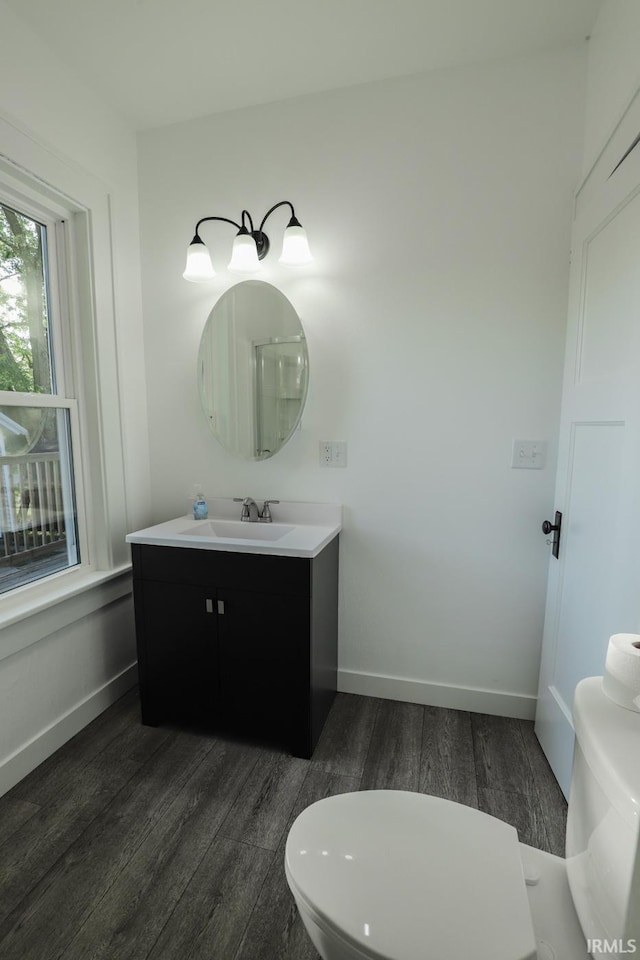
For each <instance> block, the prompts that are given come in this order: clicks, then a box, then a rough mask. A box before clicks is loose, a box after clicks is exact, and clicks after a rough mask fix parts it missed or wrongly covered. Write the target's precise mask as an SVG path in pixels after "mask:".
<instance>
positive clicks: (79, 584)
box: [0, 116, 130, 659]
mask: <svg viewBox="0 0 640 960" xmlns="http://www.w3.org/2000/svg"><path fill="white" fill-rule="evenodd" d="M0 143H1V144H2V153H0V178H1V180H2V184H3V194H5V195H6V196H7V199H8V200H9V199H10V195H11V194H12V193H14V194H15V196H16V197H17V198H18V199H17V200H16V205H17V206H18V209H20V205H19V198H20V197H22V198H26V199H27V200H28V201H29V205H30V206H31V207H32V209H35V210H37V208H38V206H41V207H43V208H44V209H45V210H48V211H54V212H56V211H57V210H61V211H68V213H69V214H70V215H71V216H70V221H69V227H70V228H69V230H67V231H65V234H66V237H67V244H68V249H67V250H63V251H62V253H63V255H64V256H66V257H67V258H68V260H67V263H68V269H69V271H70V274H71V283H70V291H71V292H70V302H69V314H70V319H71V323H72V324H73V325H74V327H75V329H74V331H73V334H72V338H71V339H72V343H73V344H74V347H73V355H72V356H71V357H69V356H68V355H67V356H65V358H64V359H65V361H66V362H67V365H68V364H69V362H70V363H71V371H72V379H73V386H74V389H75V391H76V395H77V396H80V397H82V404H83V406H84V408H85V413H86V415H84V416H82V417H80V424H79V436H80V448H81V459H82V464H83V471H82V472H83V476H82V477H76V485H77V495H82V497H83V507H84V511H85V516H86V518H87V520H88V523H87V544H86V546H85V557H84V558H83V556H82V553H81V565H80V566H79V567H71V568H68V569H66V570H63V571H60V572H59V573H57V574H53V575H51V576H49V577H47V578H44V579H43V580H40V581H35V582H34V583H33V584H27V585H25V586H23V587H19V588H17V589H16V590H13V591H11V592H10V593H7V594H5V595H3V596H2V597H0V659H2V657H3V656H6V655H9V653H11V652H15V650H16V649H20V648H21V646H24V645H27V643H26V640H25V642H24V643H18V645H17V646H16V643H15V637H16V636H17V634H16V625H17V624H19V623H20V621H22V620H25V619H26V618H29V617H33V618H35V619H39V618H40V616H41V614H42V611H43V610H44V609H46V608H48V607H50V606H51V605H56V607H57V610H58V614H59V616H58V618H57V622H58V625H59V626H61V625H63V623H62V621H63V620H64V613H63V610H62V609H61V608H62V606H63V604H62V603H61V602H62V601H64V600H65V599H67V598H71V597H76V596H77V595H78V594H79V593H80V592H82V591H83V590H92V589H95V588H96V586H97V585H99V584H101V583H106V582H108V581H112V580H114V578H116V580H117V581H118V582H119V583H120V587H119V588H118V590H119V593H120V595H124V593H125V592H129V591H130V586H127V585H126V583H127V582H128V578H127V580H125V581H123V580H122V575H123V574H126V573H127V572H128V571H129V569H130V558H129V553H128V548H127V545H126V543H125V536H126V534H127V532H128V531H129V529H130V527H129V524H128V519H127V497H126V483H125V463H124V452H123V423H122V411H121V407H120V404H121V396H120V390H119V371H118V349H117V328H116V316H115V304H114V276H113V256H112V246H111V243H112V234H111V195H110V191H109V189H108V187H107V186H106V185H105V184H104V183H102V182H101V181H100V180H98V179H97V178H95V177H93V176H92V175H91V174H89V173H87V172H86V171H84V170H81V169H80V168H78V167H77V166H76V165H75V164H74V163H73V162H72V161H68V160H66V159H65V158H62V157H60V156H58V155H56V154H55V153H54V152H53V151H51V150H50V149H49V148H47V147H45V146H44V145H42V144H39V143H37V142H35V141H34V140H33V138H32V137H31V136H30V134H29V133H28V132H26V131H23V130H22V129H21V128H20V127H19V126H17V125H16V124H15V123H13V122H11V121H9V120H8V119H7V118H3V117H1V116H0ZM52 184H55V185H56V186H55V188H54V187H53V186H51V185H52ZM25 212H29V211H28V210H26V209H25ZM16 397H17V395H15V394H14V395H13V397H12V402H16ZM42 399H43V400H44V399H45V398H44V397H43V398H42ZM48 399H49V400H50V401H51V402H52V405H58V406H60V405H65V403H66V401H65V400H64V399H63V398H59V397H48ZM76 429H78V424H76ZM81 548H82V544H81ZM85 560H86V561H87V562H85ZM107 602H109V601H107ZM96 603H97V606H99V605H100V601H99V600H98V599H96ZM78 609H79V608H78V604H77V603H72V604H70V605H69V619H68V621H67V622H72V621H73V620H75V619H77V610H78ZM5 627H10V628H11V629H10V630H8V631H6V632H5V631H4V630H3V628H5ZM18 632H19V633H21V632H23V631H18ZM27 632H28V633H29V635H31V634H32V633H33V632H32V631H27ZM5 633H6V635H5ZM9 635H11V636H9ZM36 639H37V638H36ZM29 642H33V641H32V640H30V641H29Z"/></svg>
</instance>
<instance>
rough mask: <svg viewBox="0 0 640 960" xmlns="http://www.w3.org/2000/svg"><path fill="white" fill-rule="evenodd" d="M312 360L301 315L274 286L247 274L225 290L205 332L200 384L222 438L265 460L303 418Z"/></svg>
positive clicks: (246, 455) (235, 449) (239, 452)
mask: <svg viewBox="0 0 640 960" xmlns="http://www.w3.org/2000/svg"><path fill="white" fill-rule="evenodd" d="M308 379H309V358H308V354H307V343H306V340H305V336H304V330H303V329H302V324H301V323H300V318H299V317H298V314H297V313H296V311H295V310H294V308H293V306H292V305H291V303H290V302H289V301H288V300H287V298H286V297H285V296H284V294H282V293H281V292H280V291H279V290H278V289H277V288H276V287H274V286H272V285H271V284H270V283H265V282H264V281H262V280H245V281H244V282H243V283H237V284H236V285H235V286H233V287H231V288H230V289H229V290H227V291H226V293H224V294H223V295H222V296H221V297H220V299H219V300H218V302H217V303H216V304H215V306H214V308H213V310H212V311H211V313H210V314H209V318H208V320H207V323H206V325H205V328H204V332H203V334H202V340H201V341H200V350H199V353H198V385H199V388H200V400H201V402H202V409H203V410H204V412H205V416H206V417H207V420H208V422H209V426H210V428H211V430H212V432H213V434H214V436H215V437H216V439H217V440H219V442H220V443H221V444H222V446H223V447H225V448H226V449H227V450H228V451H229V452H230V453H233V454H235V455H236V456H237V457H242V458H243V459H245V460H267V459H268V458H269V457H272V456H273V455H274V454H275V453H277V452H278V450H280V448H281V447H283V446H284V444H285V443H286V442H287V440H288V439H289V437H290V436H291V434H292V433H293V431H294V430H295V428H296V426H297V425H298V423H299V421H300V417H301V416H302V410H303V407H304V402H305V399H306V396H307V382H308Z"/></svg>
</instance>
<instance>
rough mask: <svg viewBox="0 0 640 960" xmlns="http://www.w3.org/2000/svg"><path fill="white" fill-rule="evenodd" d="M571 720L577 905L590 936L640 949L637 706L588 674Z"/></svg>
mask: <svg viewBox="0 0 640 960" xmlns="http://www.w3.org/2000/svg"><path fill="white" fill-rule="evenodd" d="M573 720H574V727H575V731H576V746H575V754H574V759H573V773H572V777H571V790H570V793H569V812H568V817H567V837H566V839H567V845H566V858H567V876H568V879H569V886H570V888H571V894H572V896H573V901H574V904H575V908H576V912H577V914H578V917H579V919H580V923H581V925H582V930H583V933H584V936H585V938H586V939H587V940H600V941H607V945H606V952H607V953H609V955H610V956H619V957H625V956H626V955H628V954H634V953H636V952H637V954H638V955H639V956H640V850H639V843H638V839H639V832H640V830H639V828H640V713H635V712H634V711H632V710H627V709H625V708H624V707H621V706H619V705H618V704H616V703H613V702H612V701H611V700H609V698H608V697H607V696H606V694H604V693H603V692H602V678H601V677H589V678H588V679H586V680H581V681H580V683H579V684H578V686H577V687H576V693H575V699H574V705H573ZM614 941H615V945H614ZM603 949H604V945H603V946H602V947H600V948H596V950H595V951H594V953H595V955H597V954H598V952H602V950H603Z"/></svg>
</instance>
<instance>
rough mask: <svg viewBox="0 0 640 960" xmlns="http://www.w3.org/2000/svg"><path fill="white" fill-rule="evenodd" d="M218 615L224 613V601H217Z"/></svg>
mask: <svg viewBox="0 0 640 960" xmlns="http://www.w3.org/2000/svg"><path fill="white" fill-rule="evenodd" d="M218 613H224V600H218Z"/></svg>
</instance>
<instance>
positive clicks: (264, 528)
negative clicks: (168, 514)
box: [182, 520, 293, 540]
mask: <svg viewBox="0 0 640 960" xmlns="http://www.w3.org/2000/svg"><path fill="white" fill-rule="evenodd" d="M292 530H293V527H292V526H287V524H286V523H252V522H251V521H248V520H245V521H241V520H194V521H193V522H192V523H191V524H190V525H189V526H188V527H186V529H184V530H183V531H182V533H183V534H187V536H190V537H213V538H218V537H224V538H226V539H231V540H279V539H280V537H284V536H286V534H287V533H291V531H292Z"/></svg>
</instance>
